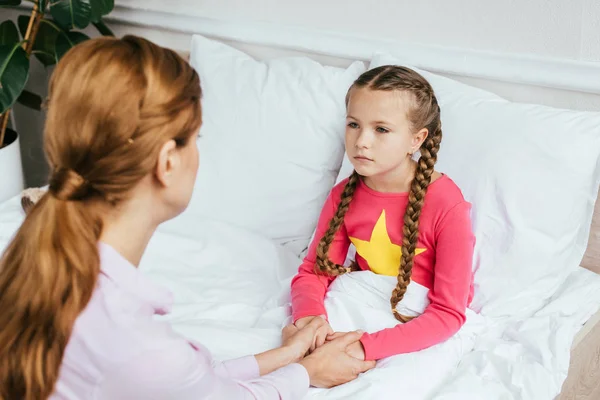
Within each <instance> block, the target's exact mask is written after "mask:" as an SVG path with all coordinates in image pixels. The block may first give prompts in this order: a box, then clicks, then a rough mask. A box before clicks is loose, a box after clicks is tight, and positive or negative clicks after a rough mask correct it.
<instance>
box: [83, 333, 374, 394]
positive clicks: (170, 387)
mask: <svg viewBox="0 0 600 400" xmlns="http://www.w3.org/2000/svg"><path fill="white" fill-rule="evenodd" d="M323 323H324V322H323V321H315V322H312V323H311V324H309V325H308V326H307V327H305V328H303V329H298V328H296V327H295V326H293V325H292V326H289V327H287V328H286V330H287V332H285V333H284V334H286V335H287V336H288V338H287V339H286V340H285V341H284V345H283V346H282V347H281V348H279V349H275V350H271V351H267V352H265V353H261V354H259V355H257V356H256V358H255V357H252V356H250V357H243V358H240V359H237V360H236V362H234V363H233V364H229V365H227V366H225V365H226V364H227V363H223V365H224V368H231V367H232V366H233V365H238V364H239V363H243V362H247V361H249V360H250V359H254V366H255V368H256V369H258V370H260V372H261V373H264V375H263V376H262V377H256V378H254V379H252V378H250V379H245V380H238V379H236V380H234V379H232V378H231V377H228V376H223V375H222V374H219V373H217V371H216V370H215V368H214V367H213V363H212V359H211V357H210V354H209V353H208V352H207V351H206V350H205V349H204V347H202V346H200V347H198V348H196V347H193V346H192V345H190V344H189V343H188V342H187V341H185V340H183V339H181V340H174V341H173V342H172V344H171V345H170V346H168V347H162V348H161V349H157V350H154V351H149V352H145V353H143V354H139V355H137V356H135V357H132V358H130V359H128V360H127V361H125V362H123V363H122V364H120V365H118V366H115V368H113V370H112V373H111V374H108V375H107V376H106V377H105V379H104V380H103V381H102V382H101V383H100V386H99V387H98V388H97V390H96V392H95V393H94V394H95V395H97V396H98V397H99V398H135V399H138V398H143V399H178V400H192V399H193V400H200V399H208V398H210V399H241V400H244V399H248V400H250V399H260V400H270V399H273V400H275V399H277V400H281V399H283V400H286V399H301V398H303V397H304V396H305V395H306V393H307V391H308V387H309V384H310V383H312V384H313V385H315V386H320V387H332V386H336V385H339V384H342V383H345V382H348V381H350V380H352V379H354V378H356V377H357V376H358V374H360V373H361V372H364V371H367V370H369V369H371V368H373V367H374V366H375V363H374V362H366V361H359V360H357V359H355V358H352V357H350V356H349V355H348V354H347V353H346V348H347V347H348V346H349V345H350V344H351V343H354V342H356V341H358V339H359V338H360V334H359V333H356V332H351V333H349V334H347V335H344V336H343V337H340V338H339V339H338V340H336V341H331V342H329V343H327V344H326V345H324V346H323V347H321V348H319V349H317V350H316V351H315V353H313V354H311V355H310V356H308V357H306V358H305V359H303V360H302V361H300V363H291V364H289V365H285V366H283V367H280V368H277V366H278V365H281V364H285V363H286V362H288V361H289V360H290V359H291V360H295V359H298V358H299V356H298V354H304V352H305V351H306V349H307V348H308V346H309V345H310V342H311V340H310V338H311V337H312V336H313V335H314V333H315V330H316V329H318V327H320V326H321V325H322V324H323ZM242 360H246V361H242ZM239 365H241V364H239Z"/></svg>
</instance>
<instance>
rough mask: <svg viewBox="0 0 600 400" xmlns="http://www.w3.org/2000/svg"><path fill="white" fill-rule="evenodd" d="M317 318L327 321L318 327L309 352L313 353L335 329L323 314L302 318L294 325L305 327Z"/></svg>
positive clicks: (300, 327)
mask: <svg viewBox="0 0 600 400" xmlns="http://www.w3.org/2000/svg"><path fill="white" fill-rule="evenodd" d="M315 319H321V320H323V321H324V322H325V323H324V324H323V325H321V326H320V327H319V328H318V329H317V332H316V334H315V337H314V340H313V343H312V344H311V346H310V348H309V349H308V353H309V354H310V353H312V352H313V351H315V349H317V348H319V347H321V346H323V344H324V343H325V340H326V339H327V336H328V335H331V334H333V329H331V326H330V325H329V323H328V322H327V321H326V320H325V317H324V316H323V315H317V316H310V317H304V318H300V319H298V320H297V321H296V323H295V324H294V325H296V326H297V327H298V328H299V329H302V328H303V327H305V326H306V325H307V324H309V323H310V322H312V321H314V320H315Z"/></svg>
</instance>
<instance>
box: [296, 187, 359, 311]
mask: <svg viewBox="0 0 600 400" xmlns="http://www.w3.org/2000/svg"><path fill="white" fill-rule="evenodd" d="M344 184H345V182H343V183H341V184H340V185H339V186H336V187H335V188H334V190H332V192H331V193H330V194H329V196H328V197H327V200H326V201H325V205H324V206H323V209H322V211H321V215H320V217H319V222H318V223H317V229H316V231H315V237H314V239H313V241H312V243H311V244H310V246H309V248H308V253H307V254H306V257H305V258H304V261H303V262H302V264H301V265H300V267H299V268H298V274H296V276H295V277H294V279H292V285H291V286H292V288H291V293H292V317H293V319H294V322H296V321H297V320H298V319H300V318H304V317H308V316H316V315H324V316H325V317H327V311H326V310H325V304H324V299H325V294H326V293H327V288H328V287H329V285H330V284H331V282H333V280H334V279H335V277H330V276H324V275H317V274H315V269H314V268H315V263H316V259H317V245H318V244H319V241H320V240H321V238H322V237H323V235H324V234H325V232H327V229H328V228H329V221H330V220H331V218H332V217H333V216H334V214H335V212H336V210H337V206H338V204H339V202H340V195H341V191H340V190H336V189H338V188H341V189H343V187H344ZM349 247H350V239H349V238H348V234H347V233H346V227H345V226H344V224H342V226H341V227H340V229H339V230H338V232H337V233H336V235H335V236H334V238H333V242H332V243H331V246H330V247H329V259H330V260H331V261H333V262H335V263H337V264H343V263H344V261H345V260H346V256H347V255H348V248H349Z"/></svg>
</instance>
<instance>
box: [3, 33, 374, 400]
mask: <svg viewBox="0 0 600 400" xmlns="http://www.w3.org/2000/svg"><path fill="white" fill-rule="evenodd" d="M200 96H201V91H200V81H199V78H198V75H197V74H196V72H195V71H194V70H193V69H192V68H191V67H190V66H189V65H188V64H187V63H186V62H185V61H184V60H183V59H182V58H180V57H179V56H177V54H175V53H174V52H173V51H170V50H167V49H163V48H161V47H158V46H156V45H154V44H152V43H150V42H148V41H146V40H143V39H140V38H136V37H132V36H126V37H125V38H123V39H115V38H100V39H93V40H89V41H86V42H83V43H81V44H79V45H78V46H76V47H74V48H73V49H72V50H70V51H69V52H68V53H67V54H66V55H65V56H64V57H63V58H62V59H61V61H60V62H59V63H58V65H57V67H56V69H55V71H54V73H53V75H52V79H51V82H50V90H49V103H48V113H47V121H46V127H45V150H46V154H47V157H48V160H49V162H50V166H51V168H52V170H53V173H52V176H51V178H50V184H49V190H48V193H46V194H45V195H44V196H43V197H42V198H41V199H40V200H39V202H37V203H36V204H35V206H33V208H32V209H31V210H30V211H29V213H28V215H27V217H26V218H25V221H24V222H23V224H22V226H21V227H20V229H19V230H18V232H17V233H16V235H15V237H14V239H13V240H12V242H11V243H10V244H9V246H8V248H7V249H6V251H5V253H4V255H3V256H2V258H1V259H0V310H2V312H1V313H0V327H1V329H0V400H9V399H10V400H13V399H24V400H41V399H47V398H48V397H49V396H50V397H51V398H52V399H121V398H124V399H181V400H185V399H206V398H217V399H250V398H252V399H255V398H261V399H299V398H302V397H303V396H304V394H305V393H306V391H307V390H308V387H309V382H310V383H312V384H313V385H315V386H322V387H329V386H333V385H336V384H340V383H344V382H346V381H348V380H351V379H353V378H355V377H356V376H357V374H358V373H360V372H362V371H365V370H367V369H369V368H372V367H373V365H374V364H372V363H366V362H364V361H359V360H356V359H355V358H352V357H350V356H348V355H347V354H346V353H345V348H346V346H348V345H349V344H351V343H353V342H356V341H357V340H358V338H359V337H360V334H358V333H351V334H348V335H346V336H345V337H344V338H342V339H341V340H339V341H338V342H337V343H334V342H331V343H328V344H332V346H329V348H327V345H325V346H323V347H322V349H323V351H322V352H321V353H320V354H318V353H317V352H315V353H313V354H311V356H313V355H314V356H315V357H312V358H311V356H309V357H306V358H304V359H302V360H301V357H302V355H304V354H305V352H306V351H307V350H308V348H309V346H310V343H311V342H312V340H313V337H314V335H315V334H316V329H318V328H319V327H320V324H321V323H322V321H317V322H315V323H310V324H309V325H307V327H305V328H303V329H300V330H299V329H298V328H292V327H286V328H285V329H284V343H283V346H282V347H281V348H278V349H275V350H271V351H267V352H265V353H262V354H258V355H256V356H248V357H243V358H240V359H237V360H231V361H226V362H224V363H214V362H213V361H212V359H211V357H210V354H209V352H208V351H207V349H206V348H204V347H203V346H202V345H200V344H198V343H193V342H191V341H188V340H186V339H185V338H183V337H181V336H179V335H177V334H176V333H175V332H174V331H173V330H172V329H171V328H170V326H169V325H168V324H167V323H165V322H159V321H156V320H155V319H154V318H153V316H154V315H155V314H164V313H167V312H168V310H169V308H170V307H171V304H172V296H171V294H170V293H169V292H168V291H166V290H165V289H164V288H162V287H160V286H158V285H157V284H155V283H153V282H151V281H150V280H149V279H148V278H145V277H144V275H143V274H142V273H141V272H140V271H139V270H138V269H137V268H136V266H137V265H138V263H139V261H140V259H141V258H142V254H143V252H144V249H145V247H146V245H147V244H148V241H149V239H150V237H151V236H152V234H153V232H154V230H155V229H156V227H157V226H158V225H159V224H160V223H161V222H163V221H166V220H168V219H170V218H173V217H175V216H176V215H178V214H179V213H181V212H182V211H183V210H184V209H185V208H186V206H187V204H188V202H189V200H190V197H191V194H192V190H193V186H194V182H195V177H196V170H197V168H198V149H197V147H196V143H195V140H194V139H195V136H196V134H197V132H198V129H199V128H200V125H201V121H202V118H201V109H200ZM241 340H243V339H241ZM319 350H321V349H319ZM260 375H264V376H263V377H262V378H261V377H259V376H260Z"/></svg>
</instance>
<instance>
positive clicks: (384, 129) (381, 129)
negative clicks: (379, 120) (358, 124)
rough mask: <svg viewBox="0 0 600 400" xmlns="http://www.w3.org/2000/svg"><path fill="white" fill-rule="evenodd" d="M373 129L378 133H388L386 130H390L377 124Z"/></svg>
mask: <svg viewBox="0 0 600 400" xmlns="http://www.w3.org/2000/svg"><path fill="white" fill-rule="evenodd" d="M375 130H376V131H377V132H378V133H388V132H389V131H390V130H389V129H386V128H384V127H381V126H378V127H377V128H375Z"/></svg>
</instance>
